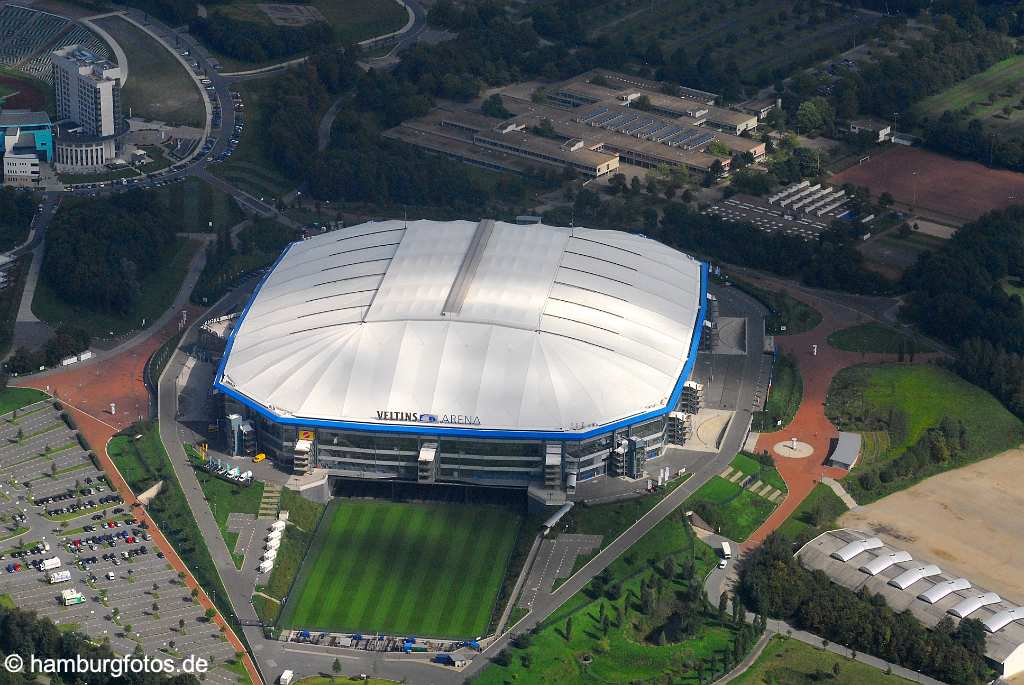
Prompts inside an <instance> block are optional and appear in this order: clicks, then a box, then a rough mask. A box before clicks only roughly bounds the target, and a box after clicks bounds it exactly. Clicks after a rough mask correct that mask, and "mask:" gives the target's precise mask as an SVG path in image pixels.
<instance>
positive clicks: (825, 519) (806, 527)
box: [779, 483, 846, 540]
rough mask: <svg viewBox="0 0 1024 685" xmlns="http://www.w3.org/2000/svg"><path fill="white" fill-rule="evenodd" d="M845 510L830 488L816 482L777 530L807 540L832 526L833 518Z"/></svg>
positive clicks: (844, 506)
mask: <svg viewBox="0 0 1024 685" xmlns="http://www.w3.org/2000/svg"><path fill="white" fill-rule="evenodd" d="M845 512H846V505H845V504H843V500H841V499H839V496H838V495H837V494H836V493H834V492H832V488H830V487H829V486H827V485H822V484H821V483H818V484H817V485H815V486H814V489H813V490H811V494H809V495H807V497H805V498H804V501H803V502H801V503H800V505H799V506H798V507H797V508H796V509H795V510H794V511H793V513H792V514H790V515H789V518H787V519H786V520H785V521H783V523H782V525H781V526H779V532H781V533H782V534H784V535H786V536H788V537H790V538H792V539H794V540H809V539H811V538H813V537H814V536H816V535H818V533H821V532H824V531H825V530H828V529H829V528H831V527H833V526H832V524H833V523H835V520H836V519H837V518H839V517H840V516H841V515H842V514H844V513H845Z"/></svg>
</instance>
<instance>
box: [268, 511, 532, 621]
mask: <svg viewBox="0 0 1024 685" xmlns="http://www.w3.org/2000/svg"><path fill="white" fill-rule="evenodd" d="M521 524H522V517H521V516H520V515H518V514H517V513H515V512H513V511H511V510H509V509H506V508H501V507H489V506H473V505H464V504H433V503H430V504H419V503H417V504H409V503H396V502H386V501H377V500H343V499H339V500H335V501H333V502H332V503H331V504H330V505H329V508H328V510H327V512H326V513H325V515H324V518H323V520H322V521H321V523H320V527H319V528H318V529H317V532H316V536H315V537H314V539H313V543H312V544H311V545H310V549H309V553H308V555H307V557H306V560H305V562H304V563H303V568H302V570H301V571H300V572H299V576H298V578H297V579H296V581H295V586H294V587H293V588H292V591H291V593H290V596H289V600H288V602H287V603H286V604H285V607H284V610H283V612H282V616H281V620H280V622H279V623H280V625H281V626H282V627H289V628H305V629H310V630H329V631H351V632H357V631H358V632H365V633H374V632H382V633H386V634H391V635H417V636H424V637H463V638H470V637H477V636H479V635H482V634H483V633H484V631H485V630H486V629H487V624H488V622H489V620H490V617H491V612H492V610H493V608H494V603H495V598H496V597H497V594H498V591H499V589H500V587H501V583H502V580H503V578H504V576H505V572H506V567H507V565H508V558H509V555H510V554H511V552H512V549H513V547H514V546H515V541H516V537H517V535H518V534H519V529H520V527H521Z"/></svg>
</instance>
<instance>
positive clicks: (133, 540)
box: [125, 535, 135, 544]
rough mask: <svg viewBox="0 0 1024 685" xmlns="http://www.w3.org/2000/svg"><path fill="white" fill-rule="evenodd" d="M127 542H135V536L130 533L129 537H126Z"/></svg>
mask: <svg viewBox="0 0 1024 685" xmlns="http://www.w3.org/2000/svg"><path fill="white" fill-rule="evenodd" d="M125 542H127V543H128V544H132V543H133V542H135V538H133V537H132V536H130V535H129V536H128V537H127V538H126V539H125Z"/></svg>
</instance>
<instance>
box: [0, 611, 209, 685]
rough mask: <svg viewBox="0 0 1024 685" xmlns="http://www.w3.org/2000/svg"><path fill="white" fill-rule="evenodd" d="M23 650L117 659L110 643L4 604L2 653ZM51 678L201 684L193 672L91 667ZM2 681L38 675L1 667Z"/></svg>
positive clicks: (45, 655) (21, 681)
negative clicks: (118, 672) (117, 673)
mask: <svg viewBox="0 0 1024 685" xmlns="http://www.w3.org/2000/svg"><path fill="white" fill-rule="evenodd" d="M8 654H19V655H21V657H22V658H24V659H25V660H26V661H28V658H29V656H30V655H31V656H32V657H35V658H39V659H41V660H45V659H75V658H77V657H78V656H79V655H81V656H82V657H83V658H85V659H89V660H93V659H113V658H114V654H113V652H112V651H111V650H110V646H109V644H108V643H103V644H100V645H98V646H97V645H96V644H95V643H93V642H90V641H88V640H86V639H85V637H84V636H82V635H81V634H80V633H77V632H65V631H61V630H58V628H57V626H55V625H54V624H53V623H52V622H51V621H48V620H46V619H42V618H39V617H37V616H36V614H35V613H34V612H29V611H23V610H21V609H14V608H6V607H0V656H5V655H8ZM47 677H48V679H49V681H50V682H51V683H53V684H54V685H56V684H57V683H69V684H70V683H75V684H76V685H114V684H115V683H116V684H117V685H198V683H199V681H198V680H197V679H196V678H195V676H192V675H176V676H173V677H169V676H164V675H159V674H155V673H131V672H129V673H125V674H124V675H123V676H122V677H120V678H114V677H112V676H111V675H110V674H108V673H106V672H104V671H102V670H98V669H97V670H88V671H84V672H77V673H64V674H60V675H48V676H47ZM0 682H2V683H4V685H30V684H31V683H36V682H37V679H36V678H35V677H33V676H31V675H30V674H22V673H10V672H8V671H7V670H6V669H3V670H2V671H0Z"/></svg>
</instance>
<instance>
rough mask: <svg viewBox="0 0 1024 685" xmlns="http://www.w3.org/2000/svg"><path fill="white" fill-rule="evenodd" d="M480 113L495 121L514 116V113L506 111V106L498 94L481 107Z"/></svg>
mask: <svg viewBox="0 0 1024 685" xmlns="http://www.w3.org/2000/svg"><path fill="white" fill-rule="evenodd" d="M480 111H481V112H483V113H484V114H486V115H487V116H489V117H494V118H495V119H508V118H510V117H511V116H512V112H510V111H508V110H507V109H505V104H504V102H503V101H502V99H501V95H499V94H498V93H494V94H493V95H491V96H490V97H489V98H487V99H486V100H484V103H483V104H482V105H481V106H480Z"/></svg>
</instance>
